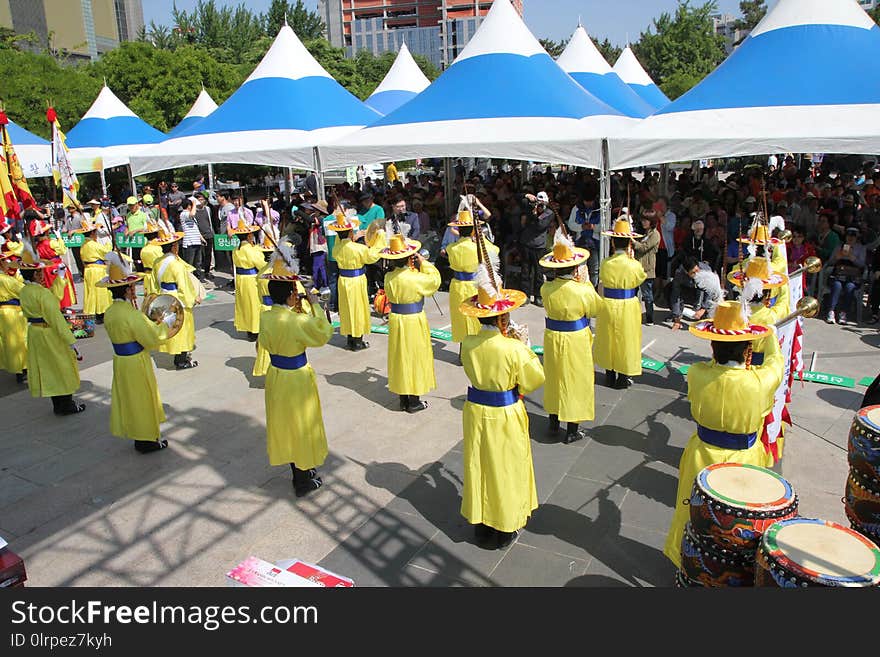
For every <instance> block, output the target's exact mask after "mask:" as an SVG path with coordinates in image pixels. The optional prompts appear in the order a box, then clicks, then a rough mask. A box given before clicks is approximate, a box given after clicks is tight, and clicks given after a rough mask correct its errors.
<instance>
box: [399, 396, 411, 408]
mask: <svg viewBox="0 0 880 657" xmlns="http://www.w3.org/2000/svg"><path fill="white" fill-rule="evenodd" d="M398 396H399V397H400V410H402V411H405V410H406V409H407V408H409V395H398Z"/></svg>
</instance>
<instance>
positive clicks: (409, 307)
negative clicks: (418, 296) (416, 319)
mask: <svg viewBox="0 0 880 657" xmlns="http://www.w3.org/2000/svg"><path fill="white" fill-rule="evenodd" d="M424 308H425V300H424V299H422V300H421V301H418V302H416V303H392V304H391V312H393V313H394V314H395V315H416V314H418V313H420V312H422V310H424Z"/></svg>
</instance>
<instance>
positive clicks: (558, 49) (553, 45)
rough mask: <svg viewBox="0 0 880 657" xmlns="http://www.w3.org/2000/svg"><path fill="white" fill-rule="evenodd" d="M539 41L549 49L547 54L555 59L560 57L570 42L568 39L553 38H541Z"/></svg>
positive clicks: (545, 48)
mask: <svg viewBox="0 0 880 657" xmlns="http://www.w3.org/2000/svg"><path fill="white" fill-rule="evenodd" d="M539 41H540V42H541V45H542V46H543V47H544V50H546V51H547V54H548V55H550V56H551V57H552V58H553V59H558V57H559V56H560V55H561V54H562V53H563V51H564V50H565V46H566V45H567V44H568V42H567V41H554V40H553V39H539Z"/></svg>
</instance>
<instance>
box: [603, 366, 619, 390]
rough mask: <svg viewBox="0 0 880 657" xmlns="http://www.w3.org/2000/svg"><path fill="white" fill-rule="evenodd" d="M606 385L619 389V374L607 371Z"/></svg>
mask: <svg viewBox="0 0 880 657" xmlns="http://www.w3.org/2000/svg"><path fill="white" fill-rule="evenodd" d="M605 385H606V386H607V387H609V388H616V387H617V372H615V371H613V370H605Z"/></svg>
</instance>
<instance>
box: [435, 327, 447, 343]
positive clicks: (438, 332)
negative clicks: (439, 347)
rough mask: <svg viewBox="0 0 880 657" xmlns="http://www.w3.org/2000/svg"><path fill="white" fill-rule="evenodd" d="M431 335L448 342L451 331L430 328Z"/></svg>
mask: <svg viewBox="0 0 880 657" xmlns="http://www.w3.org/2000/svg"><path fill="white" fill-rule="evenodd" d="M431 337H432V338H437V339H438V340H446V341H447V342H448V341H450V340H452V333H450V332H449V331H441V330H440V329H431Z"/></svg>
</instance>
